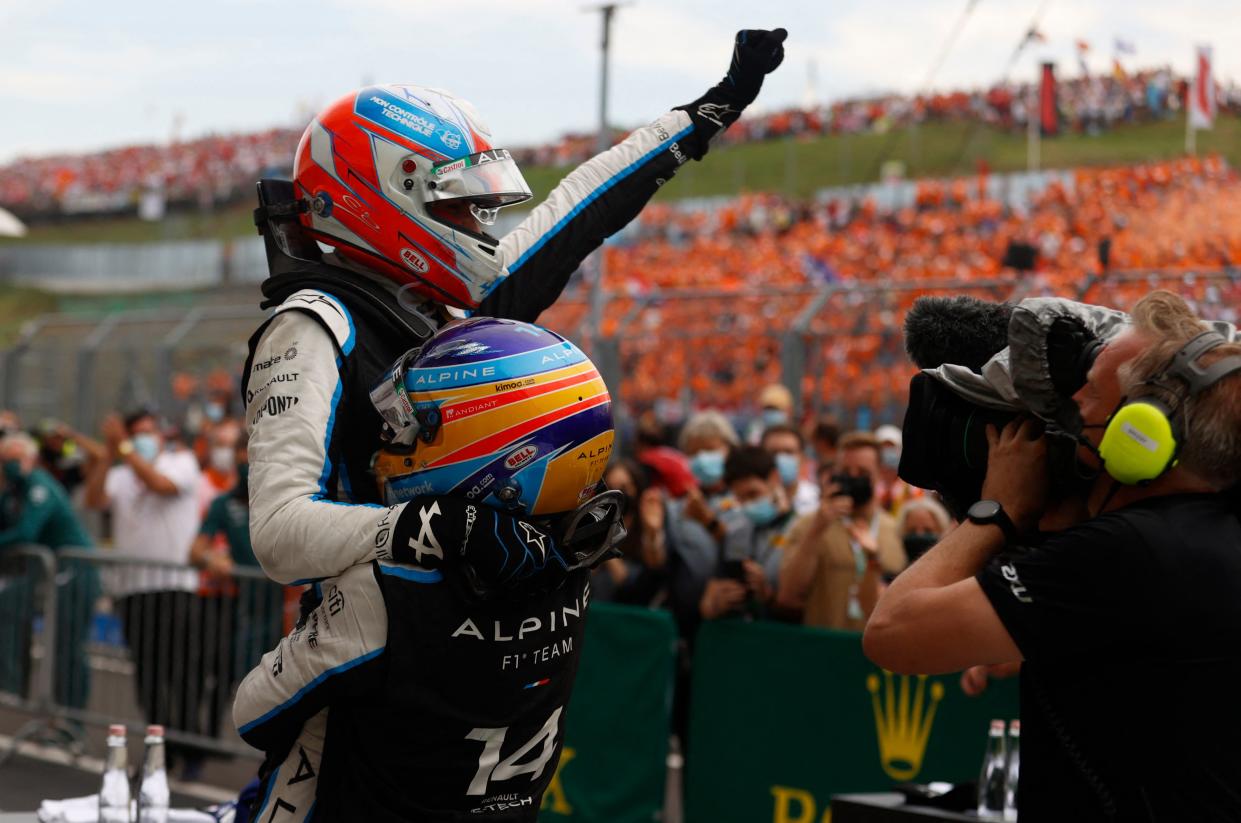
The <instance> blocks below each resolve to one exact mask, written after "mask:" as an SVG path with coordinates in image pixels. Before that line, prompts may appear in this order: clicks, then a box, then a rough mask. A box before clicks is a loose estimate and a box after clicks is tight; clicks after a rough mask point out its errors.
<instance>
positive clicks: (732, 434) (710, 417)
mask: <svg viewBox="0 0 1241 823" xmlns="http://www.w3.org/2000/svg"><path fill="white" fill-rule="evenodd" d="M699 437H718V438H719V439H721V440H723V441H724V442H725V443H727V444H728V445H729V446H736V445H739V444H740V443H741V438H740V437H738V436H737V430H736V429H734V428H733V424H732V423H729V422H728V418H727V417H725V416H724V415H723V414H721V413H719V412H717V411H715V410H714V409H709V410H707V411H700V412H698V413H697V414H694V415H692V416H691V417H690V418H689V420H687V421H685V425H684V426H682V427H681V434H680V435H679V436H678V437H677V448H679V449H680V450H681V451H685V446H686V444H688V443H689V441H691V440H693V439H695V438H699Z"/></svg>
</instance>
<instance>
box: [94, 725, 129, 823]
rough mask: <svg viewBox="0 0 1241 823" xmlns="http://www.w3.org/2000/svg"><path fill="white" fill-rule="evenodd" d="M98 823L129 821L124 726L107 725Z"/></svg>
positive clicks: (127, 757) (127, 756)
mask: <svg viewBox="0 0 1241 823" xmlns="http://www.w3.org/2000/svg"><path fill="white" fill-rule="evenodd" d="M99 823H129V750H128V749H127V748H126V741H125V727H124V726H122V725H120V724H116V725H112V726H109V727H108V759H107V760H105V761H104V764H103V782H101V783H100V784H99Z"/></svg>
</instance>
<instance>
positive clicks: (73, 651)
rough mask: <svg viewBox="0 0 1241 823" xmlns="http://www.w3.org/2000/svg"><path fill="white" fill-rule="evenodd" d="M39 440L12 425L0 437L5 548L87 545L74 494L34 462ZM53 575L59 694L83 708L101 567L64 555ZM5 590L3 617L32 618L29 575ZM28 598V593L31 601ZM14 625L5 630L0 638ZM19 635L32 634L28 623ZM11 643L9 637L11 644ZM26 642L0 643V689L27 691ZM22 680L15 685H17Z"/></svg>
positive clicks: (0, 524)
mask: <svg viewBox="0 0 1241 823" xmlns="http://www.w3.org/2000/svg"><path fill="white" fill-rule="evenodd" d="M38 456H39V447H38V445H37V444H36V443H35V441H34V440H33V439H32V438H31V437H30V436H29V435H26V434H25V433H23V432H12V433H9V434H6V435H4V437H3V439H0V470H2V473H0V477H2V478H3V479H2V480H0V556H2V555H3V554H4V552H5V550H6V549H9V548H13V547H17V546H23V545H37V546H44V547H46V548H49V549H51V550H52V551H56V552H59V551H60V550H61V549H89V548H91V547H92V545H93V543H92V541H91V539H90V536H89V535H88V534H87V532H86V529H85V528H83V526H82V523H81V521H80V520H79V519H78V516H77V513H76V512H75V511H74V509H73V506H72V504H70V502H69V495H68V494H67V493H66V492H65V489H64V487H63V486H61V485H60V483H58V482H57V481H56V479H55V478H53V477H52V476H51V475H50V474H48V473H47V472H46V471H44V470H43V469H41V468H39V467H38V465H37V461H38ZM60 562H61V565H62V568H61V570H60V573H58V574H57V576H56V589H57V592H56V594H57V598H56V626H57V628H56V651H55V658H56V662H55V666H54V668H53V671H54V672H55V684H54V689H55V699H56V702H57V703H58V704H59V705H61V706H67V707H70V708H75V709H81V708H85V706H86V700H87V695H88V694H89V692H90V669H89V667H88V666H87V663H86V653H85V643H86V634H87V631H88V629H89V628H90V621H91V616H92V615H93V613H94V605H95V600H96V599H98V597H99V575H98V573H97V572H96V570H95V568H94V567H93V566H91V565H88V564H86V563H81V562H68V563H66V562H65V560H64V558H62V559H61V561H60ZM7 582H8V585H7V586H6V587H4V590H3V593H2V594H0V620H3V623H4V625H6V626H11V625H18V624H19V623H24V622H25V621H27V620H28V619H29V618H30V615H29V614H28V613H23V612H24V609H21V608H20V603H21V600H22V599H23V598H28V597H29V596H30V592H29V589H28V587H27V586H26V581H24V580H21V579H15V580H11V581H7ZM27 602H28V601H27ZM12 636H13V633H11V632H8V631H5V632H0V641H7V640H8V639H9V638H11V637H12ZM17 636H20V637H22V638H23V639H25V638H28V637H29V630H28V627H24V628H23V629H22V631H20V632H18V633H17ZM6 645H7V644H6ZM28 662H29V650H28V649H24V648H20V644H19V647H17V648H3V649H0V663H3V664H4V665H3V666H0V670H3V671H4V673H5V674H4V676H2V677H0V689H4V690H5V691H11V692H16V693H18V694H20V693H23V692H24V689H23V688H21V687H20V683H15V682H13V681H14V680H24V679H25V674H26V669H27V666H28ZM14 686H17V688H14Z"/></svg>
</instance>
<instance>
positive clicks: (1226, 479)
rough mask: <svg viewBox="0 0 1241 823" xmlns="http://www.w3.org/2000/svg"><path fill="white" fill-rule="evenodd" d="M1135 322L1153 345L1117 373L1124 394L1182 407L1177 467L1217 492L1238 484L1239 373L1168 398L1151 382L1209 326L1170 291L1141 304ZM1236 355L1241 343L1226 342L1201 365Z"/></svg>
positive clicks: (1240, 446) (1240, 458) (1240, 454)
mask: <svg viewBox="0 0 1241 823" xmlns="http://www.w3.org/2000/svg"><path fill="white" fill-rule="evenodd" d="M1133 319H1134V325H1135V327H1136V328H1137V330H1138V331H1139V332H1140V333H1142V334H1145V335H1146V336H1147V337H1148V338H1150V339H1152V340H1153V341H1154V342H1153V344H1152V345H1151V346H1150V348H1148V349H1147V350H1146V351H1144V352H1143V353H1141V354H1139V355H1138V356H1137V357H1135V358H1134V359H1132V360H1130V361H1129V362H1127V363H1124V364H1123V365H1121V367H1120V368H1119V369H1118V370H1117V375H1118V377H1119V379H1120V384H1121V388H1122V390H1123V391H1124V392H1125V394H1127V395H1128V396H1129V397H1130V398H1139V397H1143V396H1150V395H1154V396H1155V397H1156V398H1157V399H1159V400H1161V401H1162V402H1165V403H1169V404H1170V405H1173V406H1177V405H1179V409H1178V411H1179V414H1180V415H1181V420H1182V430H1183V431H1182V439H1183V442H1182V443H1181V448H1180V452H1179V455H1178V460H1179V464H1180V465H1181V466H1182V467H1183V468H1184V469H1186V470H1187V471H1189V472H1191V473H1193V474H1194V475H1196V476H1197V477H1199V478H1201V479H1202V480H1204V481H1206V482H1207V483H1209V484H1211V485H1212V486H1213V487H1215V488H1216V489H1220V490H1222V489H1226V488H1228V487H1229V486H1232V485H1234V484H1236V483H1237V482H1238V481H1239V480H1241V375H1239V374H1233V375H1229V376H1228V377H1225V378H1224V379H1223V380H1220V381H1219V382H1218V383H1216V384H1215V385H1213V386H1211V388H1209V389H1207V390H1206V391H1204V392H1202V393H1201V394H1199V395H1197V396H1196V397H1185V396H1183V395H1179V394H1178V395H1177V396H1175V397H1169V396H1167V394H1168V393H1167V392H1163V391H1161V390H1160V388H1159V387H1158V386H1152V385H1150V384H1149V382H1148V381H1150V380H1151V379H1152V378H1155V377H1157V376H1158V375H1159V374H1161V373H1162V372H1163V371H1164V369H1166V368H1167V366H1168V363H1170V362H1171V360H1172V358H1173V356H1175V355H1176V353H1177V352H1178V351H1180V349H1181V348H1182V347H1183V346H1184V345H1185V344H1186V343H1187V342H1189V340H1191V339H1192V338H1193V337H1194V336H1196V335H1197V334H1199V333H1200V332H1203V331H1206V330H1207V328H1208V326H1207V325H1206V324H1205V323H1203V322H1202V321H1201V320H1199V319H1198V317H1196V316H1195V315H1194V313H1193V311H1192V310H1191V309H1190V308H1189V305H1188V304H1187V303H1186V302H1185V301H1184V300H1183V299H1181V298H1180V297H1178V296H1177V295H1174V294H1171V293H1169V292H1166V291H1156V292H1152V293H1151V294H1148V295H1146V296H1145V297H1143V298H1142V299H1141V300H1140V301H1138V304H1137V305H1136V306H1134V308H1133ZM1237 355H1241V343H1235V342H1232V343H1225V344H1224V345H1222V346H1218V347H1216V348H1214V349H1212V350H1211V351H1209V352H1207V353H1206V354H1204V355H1203V356H1202V358H1201V359H1200V360H1199V361H1198V363H1199V365H1201V366H1209V365H1210V364H1211V363H1214V362H1215V361H1217V360H1220V359H1222V358H1224V357H1230V356H1237ZM1178 388H1179V387H1178Z"/></svg>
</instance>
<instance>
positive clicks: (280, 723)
mask: <svg viewBox="0 0 1241 823" xmlns="http://www.w3.org/2000/svg"><path fill="white" fill-rule="evenodd" d="M391 375H392V378H391V380H385V381H384V382H383V383H381V384H380V387H379V388H378V389H377V391H376V392H375V399H376V403H377V405H379V406H380V408H381V409H382V410H383V411H384V413H385V417H389V416H390V415H391V417H392V420H393V422H395V425H393V426H392V427H391V429H390V435H391V440H392V444H391V445H390V446H389V447H387V448H385V449H384V450H383V451H381V452H380V453H379V455H377V457H376V460H375V474H376V479H377V480H378V481H379V483H380V489H381V491H382V493H383V496H384V499H385V500H388V501H392V502H394V503H395V502H397V501H401V500H409V499H412V500H413V501H414V503H412V504H411V505H415V506H417V514H418V520H419V523H420V528H419V531H418V533H417V534H416V535H415V536H414V537H413V538H411V541H412V542H411V543H410V548H411V549H412V550H413V552H414V553H415V555H416V556H417V558H418V560H417V562H416V563H396V562H390V561H378V560H376V561H372V562H370V563H364V564H361V565H357V566H353V567H352V568H350V569H348V570H346V571H345V573H344V574H342V575H339V576H337V577H334V578H329V579H326V580H322V581H320V582H319V583H318V584H316V585H317V587H318V589H319V591H320V592H321V593H322V594H321V600H320V602H319V604H318V606H317V607H316V608H315V609H314V610H313V611H311V612H310V613H309V614H307V615H306V616H305V618H303V620H302V621H300V622H299V624H298V626H297V627H296V629H295V630H294V631H293V633H292V634H291V635H290V636H289V637H287V638H285V639H284V640H283V641H281V643H280V645H279V647H278V648H276V649H275V650H274V651H272V652H269V653H268V654H267V655H266V656H265V657H264V658H263V661H262V662H261V663H260V664H259V666H257V667H256V668H255V669H254V670H253V671H252V672H251V673H250V674H249V675H248V676H247V677H246V679H245V681H244V682H243V683H242V684H241V687H240V688H239V689H238V692H237V703H236V709H235V715H236V718H237V722H238V728H239V730H240V732H241V734H242V737H243V738H244V739H245V740H246V741H247V742H249V743H251V744H252V745H254V746H255V747H256V748H259V749H262V750H263V751H264V752H265V753H267V755H268V762H267V765H266V768H265V771H266V772H268V773H269V774H271V777H270V779H269V780H268V782H267V785H266V786H264V790H263V793H262V794H261V796H260V801H259V808H258V809H257V811H256V816H257V817H258V819H263V820H266V819H268V816H269V815H274V816H276V819H278V820H282V821H287V820H302V819H307V818H308V817H310V813H309V810H310V809H312V808H313V809H314V812H313V819H316V820H346V819H358V820H372V821H385V820H419V821H438V820H458V819H462V818H463V817H465V816H471V815H480V814H487V815H488V816H489V817H490V818H491V819H494V820H532V819H534V816H535V815H536V814H537V810H538V808H539V805H540V801H541V799H542V796H543V792H544V790H545V789H546V788H547V786H548V784H549V782H550V781H551V778H552V775H553V774H555V770H556V763H557V761H558V759H559V757H560V751H561V748H562V746H563V742H564V734H563V729H564V722H565V711H566V707H567V704H568V700H569V693H570V691H571V689H572V686H573V680H574V676H575V674H576V671H577V661H578V655H579V654H580V653H581V644H582V627H583V624H582V620H583V618H584V617H585V613H586V608H587V606H588V605H589V601H590V584H589V570H590V568H591V567H592V566H594V565H595V564H596V563H598V562H599V561H600V560H601V559H603V557H604V556H605V555H606V554H607V552H608V550H609V549H610V548H611V546H612V545H613V543H614V542H615V541H617V540H618V539H620V538H622V537H623V535H624V530H623V528H622V527H621V526H620V523H621V516H622V514H623V509H624V505H623V503H624V498H623V495H621V493H620V492H617V491H608V492H602V493H600V492H599V489H598V485H599V480H600V478H601V477H602V476H603V472H604V469H605V467H606V466H607V462H608V456H609V455H610V454H611V451H612V438H613V432H612V414H611V402H610V398H609V396H608V392H607V388H606V387H605V386H604V384H603V379H602V378H601V377H600V376H599V372H598V371H597V370H596V369H595V367H594V365H593V364H592V363H591V362H590V361H589V360H588V359H587V358H586V356H585V355H584V354H582V352H581V351H580V350H579V349H578V348H577V347H576V346H574V345H572V344H571V343H569V342H568V341H566V340H564V339H563V338H561V337H559V336H558V335H555V334H553V333H551V332H548V331H546V330H544V329H540V328H539V327H537V326H532V325H529V324H526V323H519V322H516V321H512V320H496V319H491V318H475V319H471V320H463V321H457V322H455V323H452V324H450V325H448V326H446V327H445V328H444V329H443V330H442V331H441V332H439V333H438V334H437V335H435V336H434V337H432V338H431V339H430V340H429V341H428V342H427V343H426V344H425V345H424V346H422V347H420V348H419V349H416V350H414V352H411V354H410V356H408V357H406V358H402V360H401V361H400V362H399V363H398V364H397V365H396V366H395V367H394V369H393V371H392V373H391ZM432 378H434V379H432ZM389 387H393V389H392V390H391V391H389V390H388V388H389ZM389 398H392V399H394V402H392V403H391V404H389V403H387V402H386V401H387V400H388V399H389ZM403 409H410V410H412V413H409V414H402V410H403ZM432 413H434V414H432ZM430 494H434V495H437V496H436V497H435V498H428V497H427V495H430ZM504 512H508V513H512V514H520V515H521V516H522V517H523V518H524V519H522V520H514V519H513V518H511V517H505V516H504V514H503V513H504ZM514 526H515V528H514ZM325 708H326V712H323V710H324V709H325Z"/></svg>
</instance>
